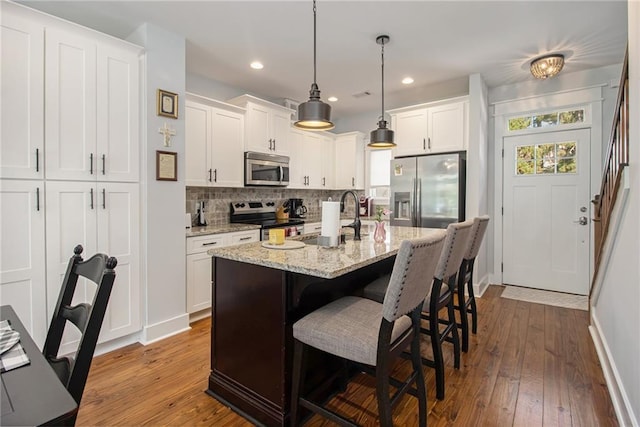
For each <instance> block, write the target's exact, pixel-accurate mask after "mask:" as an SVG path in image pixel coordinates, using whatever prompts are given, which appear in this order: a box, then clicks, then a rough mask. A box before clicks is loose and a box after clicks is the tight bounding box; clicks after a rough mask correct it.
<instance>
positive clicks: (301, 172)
mask: <svg viewBox="0 0 640 427" xmlns="http://www.w3.org/2000/svg"><path fill="white" fill-rule="evenodd" d="M333 145H334V141H333V136H332V135H331V134H325V133H319V132H308V131H303V130H299V129H295V128H292V129H291V150H290V153H291V160H290V169H289V172H290V175H289V177H290V181H289V188H308V189H333V184H334V177H333V170H334V169H333V153H334V150H333Z"/></svg>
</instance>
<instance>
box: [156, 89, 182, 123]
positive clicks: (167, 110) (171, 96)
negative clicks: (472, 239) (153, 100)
mask: <svg viewBox="0 0 640 427" xmlns="http://www.w3.org/2000/svg"><path fill="white" fill-rule="evenodd" d="M158 115H159V116H164V117H171V118H172V119H177V118H178V94H177V93H173V92H167V91H166V90H162V89H158Z"/></svg>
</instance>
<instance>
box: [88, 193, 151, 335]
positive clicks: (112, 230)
mask: <svg viewBox="0 0 640 427" xmlns="http://www.w3.org/2000/svg"><path fill="white" fill-rule="evenodd" d="M97 190H98V197H97V204H96V209H95V211H96V215H97V222H96V227H97V228H96V230H95V232H96V233H97V236H98V241H97V243H98V246H97V252H102V253H105V254H107V255H109V256H113V257H116V258H117V259H118V265H117V266H116V281H115V286H114V287H113V290H112V291H111V297H110V298H109V305H108V306H107V313H106V314H105V318H104V322H103V323H102V329H101V330H100V341H107V340H110V339H113V338H117V337H121V336H124V335H127V334H130V333H133V332H136V331H138V330H139V329H140V326H141V319H140V311H141V309H140V226H139V221H140V190H139V185H138V184H128V183H99V184H98V185H97ZM89 255H92V254H89V253H87V256H89ZM91 297H93V294H91Z"/></svg>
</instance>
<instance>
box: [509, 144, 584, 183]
mask: <svg viewBox="0 0 640 427" xmlns="http://www.w3.org/2000/svg"><path fill="white" fill-rule="evenodd" d="M577 150H578V144H577V143H576V142H575V141H567V142H557V143H555V144H536V145H520V146H518V147H516V175H541V174H565V173H576V172H577V163H576V161H577V160H576V153H577Z"/></svg>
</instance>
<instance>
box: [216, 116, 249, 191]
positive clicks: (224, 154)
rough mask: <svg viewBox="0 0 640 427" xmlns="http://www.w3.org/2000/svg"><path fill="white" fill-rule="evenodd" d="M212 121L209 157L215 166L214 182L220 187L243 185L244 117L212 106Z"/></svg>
mask: <svg viewBox="0 0 640 427" xmlns="http://www.w3.org/2000/svg"><path fill="white" fill-rule="evenodd" d="M211 121H212V126H211V145H210V154H209V157H210V159H211V165H212V168H213V171H212V177H213V178H212V179H213V184H214V185H215V186H219V187H242V186H243V185H244V176H243V173H244V168H243V167H242V164H243V152H244V151H243V148H242V138H243V135H244V117H243V116H242V115H240V114H236V113H232V112H229V111H224V110H220V109H217V108H212V109H211Z"/></svg>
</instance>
